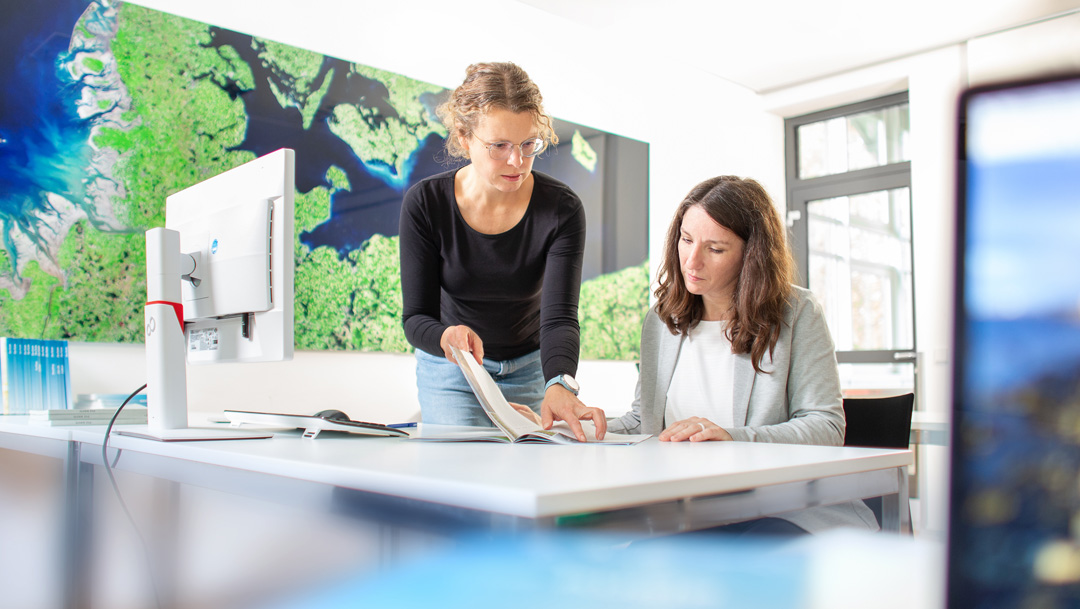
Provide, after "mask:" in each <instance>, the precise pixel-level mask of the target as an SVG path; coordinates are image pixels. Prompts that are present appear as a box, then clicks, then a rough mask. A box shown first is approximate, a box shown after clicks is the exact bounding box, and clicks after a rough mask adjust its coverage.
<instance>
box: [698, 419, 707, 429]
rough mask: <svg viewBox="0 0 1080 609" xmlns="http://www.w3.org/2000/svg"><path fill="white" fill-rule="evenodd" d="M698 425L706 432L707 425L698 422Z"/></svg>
mask: <svg viewBox="0 0 1080 609" xmlns="http://www.w3.org/2000/svg"><path fill="white" fill-rule="evenodd" d="M698 425H701V431H705V424H704V423H702V422H701V421H698Z"/></svg>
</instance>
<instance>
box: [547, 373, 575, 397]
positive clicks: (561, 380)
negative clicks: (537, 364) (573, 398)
mask: <svg viewBox="0 0 1080 609" xmlns="http://www.w3.org/2000/svg"><path fill="white" fill-rule="evenodd" d="M556 384H558V385H562V386H563V387H566V389H567V391H569V392H570V393H572V394H574V395H577V394H578V392H579V391H581V385H578V382H577V379H575V378H574V377H572V376H570V375H569V374H560V375H558V376H556V377H554V378H552V379H551V380H550V381H548V382H547V385H544V391H547V390H548V387H551V386H552V385H556Z"/></svg>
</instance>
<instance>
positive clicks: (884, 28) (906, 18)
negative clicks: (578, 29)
mask: <svg viewBox="0 0 1080 609" xmlns="http://www.w3.org/2000/svg"><path fill="white" fill-rule="evenodd" d="M517 1H518V2H520V3H522V4H527V5H529V6H532V7H534V8H537V9H540V10H542V11H546V12H549V13H552V14H554V15H557V16H559V17H562V18H565V19H568V20H570V21H573V22H576V23H578V24H580V25H582V26H584V27H586V28H591V29H594V30H596V31H597V32H598V33H599V34H602V35H607V36H608V37H610V39H611V40H617V41H625V42H624V43H625V44H626V45H628V46H631V47H639V46H640V45H641V44H646V45H647V47H646V49H647V50H648V51H649V52H651V53H656V54H663V55H665V56H666V57H668V58H670V59H672V60H675V61H679V62H682V63H685V64H688V65H691V66H693V67H695V68H698V69H700V70H703V71H705V72H708V73H710V74H713V75H715V76H719V77H721V78H724V79H726V80H729V81H731V82H734V83H737V84H740V85H742V86H744V87H747V88H749V89H751V90H753V91H756V92H758V93H768V92H770V91H773V90H775V89H779V88H783V87H786V86H790V85H794V84H798V83H802V82H805V81H808V80H813V79H817V78H821V77H824V76H829V75H832V74H838V73H842V72H845V71H848V70H852V69H855V68H860V67H865V66H869V65H873V64H875V63H879V62H882V61H886V60H890V59H895V58H900V57H904V56H908V55H912V54H915V53H920V52H924V51H929V50H932V49H936V48H941V47H944V46H949V45H953V44H956V43H958V42H962V41H965V40H969V39H972V38H976V37H979V36H984V35H986V34H990V33H994V32H999V31H1003V30H1007V29H1010V28H1013V27H1016V26H1019V25H1023V24H1026V23H1032V22H1035V21H1039V20H1042V19H1046V18H1048V17H1051V16H1054V15H1060V14H1063V13H1068V12H1073V11H1077V10H1080V0H893V1H890V2H884V1H882V0H663V1H662V2H660V1H657V0H517Z"/></svg>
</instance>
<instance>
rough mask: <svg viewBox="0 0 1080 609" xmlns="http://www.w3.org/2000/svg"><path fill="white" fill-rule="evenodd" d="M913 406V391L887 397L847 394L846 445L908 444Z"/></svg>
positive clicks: (899, 445)
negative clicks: (854, 396) (850, 395)
mask: <svg viewBox="0 0 1080 609" xmlns="http://www.w3.org/2000/svg"><path fill="white" fill-rule="evenodd" d="M914 406H915V394H914V393H906V394H904V395H896V396H892V397H886V398H845V399H844V414H845V415H846V416H847V433H846V434H845V435H844V446H867V447H871V448H907V447H908V441H909V440H910V438H911V411H912V409H913V408H914Z"/></svg>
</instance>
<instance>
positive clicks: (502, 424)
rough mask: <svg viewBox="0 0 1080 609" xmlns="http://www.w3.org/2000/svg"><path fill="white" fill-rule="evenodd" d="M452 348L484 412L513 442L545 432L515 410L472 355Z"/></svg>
mask: <svg viewBox="0 0 1080 609" xmlns="http://www.w3.org/2000/svg"><path fill="white" fill-rule="evenodd" d="M450 348H451V349H452V350H453V353H454V359H456V360H457V361H458V367H460V368H461V372H462V373H464V374H465V379H466V380H467V381H469V386H470V387H472V390H473V393H474V394H476V399H477V400H479V401H480V405H481V406H483V408H484V412H486V413H487V415H488V418H490V419H491V422H492V423H494V424H495V426H496V427H498V428H499V429H501V430H502V432H503V433H505V434H506V435H508V436H510V438H512V439H513V440H517V439H518V438H520V437H521V436H522V435H524V434H527V433H530V432H534V431H543V429H542V428H541V427H540V426H539V425H537V424H536V423H534V422H532V421H530V420H529V419H527V418H525V416H524V415H522V414H520V413H518V411H516V410H514V407H513V406H511V405H510V402H507V401H506V398H505V397H504V396H503V394H502V390H500V389H499V386H498V385H496V384H495V380H494V379H492V378H491V375H490V374H488V371H487V370H484V367H483V366H481V365H480V364H478V363H477V362H476V358H475V357H473V354H472V353H462V352H461V351H459V350H458V348H457V347H455V346H453V345H450Z"/></svg>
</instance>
